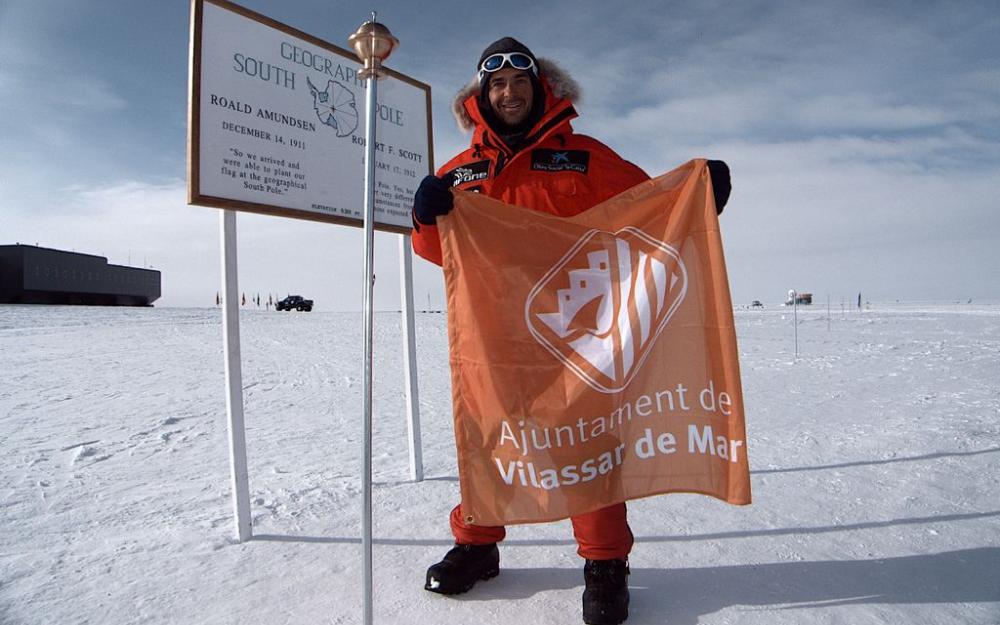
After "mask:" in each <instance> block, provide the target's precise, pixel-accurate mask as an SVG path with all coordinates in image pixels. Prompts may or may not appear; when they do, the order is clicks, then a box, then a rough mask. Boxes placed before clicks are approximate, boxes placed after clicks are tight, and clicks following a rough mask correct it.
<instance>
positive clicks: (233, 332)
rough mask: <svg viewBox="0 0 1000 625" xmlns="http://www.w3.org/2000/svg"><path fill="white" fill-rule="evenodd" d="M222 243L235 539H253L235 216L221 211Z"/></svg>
mask: <svg viewBox="0 0 1000 625" xmlns="http://www.w3.org/2000/svg"><path fill="white" fill-rule="evenodd" d="M219 237H220V239H221V241H222V246H221V247H222V327H223V332H224V336H223V339H224V340H223V342H222V345H223V348H224V351H225V357H226V415H227V417H228V419H227V423H228V426H229V474H230V481H231V483H232V489H233V517H234V518H235V519H236V538H237V539H238V540H239V541H240V542H244V541H246V540H250V538H251V536H252V535H253V530H252V528H251V525H250V480H249V478H248V474H247V443H246V434H245V432H244V430H245V427H244V424H243V367H242V365H241V362H240V307H239V292H240V289H239V284H238V272H237V268H236V213H235V212H233V211H230V210H223V211H219Z"/></svg>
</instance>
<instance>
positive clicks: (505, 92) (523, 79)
mask: <svg viewBox="0 0 1000 625" xmlns="http://www.w3.org/2000/svg"><path fill="white" fill-rule="evenodd" d="M487 93H488V94H489V98H490V106H492V107H493V112H494V113H495V114H496V116H497V117H499V118H500V121H502V122H503V123H505V124H507V125H508V126H517V125H518V124H520V123H521V122H523V121H524V120H525V119H527V118H528V114H529V113H531V103H532V102H533V98H534V90H533V89H532V87H531V78H530V77H529V76H528V72H526V71H524V70H520V69H514V68H513V67H505V68H503V69H500V70H497V71H495V72H493V73H492V74H490V84H489V90H488V91H487Z"/></svg>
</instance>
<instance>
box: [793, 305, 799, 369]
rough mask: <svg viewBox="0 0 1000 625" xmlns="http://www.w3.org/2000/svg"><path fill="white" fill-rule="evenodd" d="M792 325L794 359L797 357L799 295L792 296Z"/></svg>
mask: <svg viewBox="0 0 1000 625" xmlns="http://www.w3.org/2000/svg"><path fill="white" fill-rule="evenodd" d="M792 316H793V317H792V318H793V322H792V325H794V326H795V357H796V358H798V357H799V294H798V293H795V294H794V295H792Z"/></svg>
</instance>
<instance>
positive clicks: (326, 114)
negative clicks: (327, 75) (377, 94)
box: [306, 77, 358, 137]
mask: <svg viewBox="0 0 1000 625" xmlns="http://www.w3.org/2000/svg"><path fill="white" fill-rule="evenodd" d="M306 82H307V83H308V84H309V91H310V92H311V93H312V97H313V108H314V109H315V110H316V117H318V118H319V121H320V122H322V123H323V124H324V125H326V126H330V127H331V128H333V129H334V130H335V131H337V136H338V137H346V136H348V135H350V134H351V133H352V132H354V130H355V129H356V128H357V127H358V109H357V106H356V105H355V101H354V93H353V92H352V91H351V90H350V89H348V88H347V87H345V86H344V85H342V84H340V83H339V82H337V81H336V80H330V81H327V83H326V89H325V90H323V91H320V90H319V88H317V87H316V85H314V84H313V83H312V81H311V80H309V78H308V77H306Z"/></svg>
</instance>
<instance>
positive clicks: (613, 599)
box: [583, 560, 628, 625]
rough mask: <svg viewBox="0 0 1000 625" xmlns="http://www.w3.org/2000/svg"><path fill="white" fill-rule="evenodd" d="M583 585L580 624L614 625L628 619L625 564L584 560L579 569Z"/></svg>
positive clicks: (614, 561)
mask: <svg viewBox="0 0 1000 625" xmlns="http://www.w3.org/2000/svg"><path fill="white" fill-rule="evenodd" d="M583 579H584V581H585V582H586V583H587V587H586V589H585V590H584V591H583V622H584V623H586V624H587V625H618V624H619V623H621V622H623V621H624V620H625V619H627V618H628V562H627V561H625V560H587V564H585V565H584V567H583Z"/></svg>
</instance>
